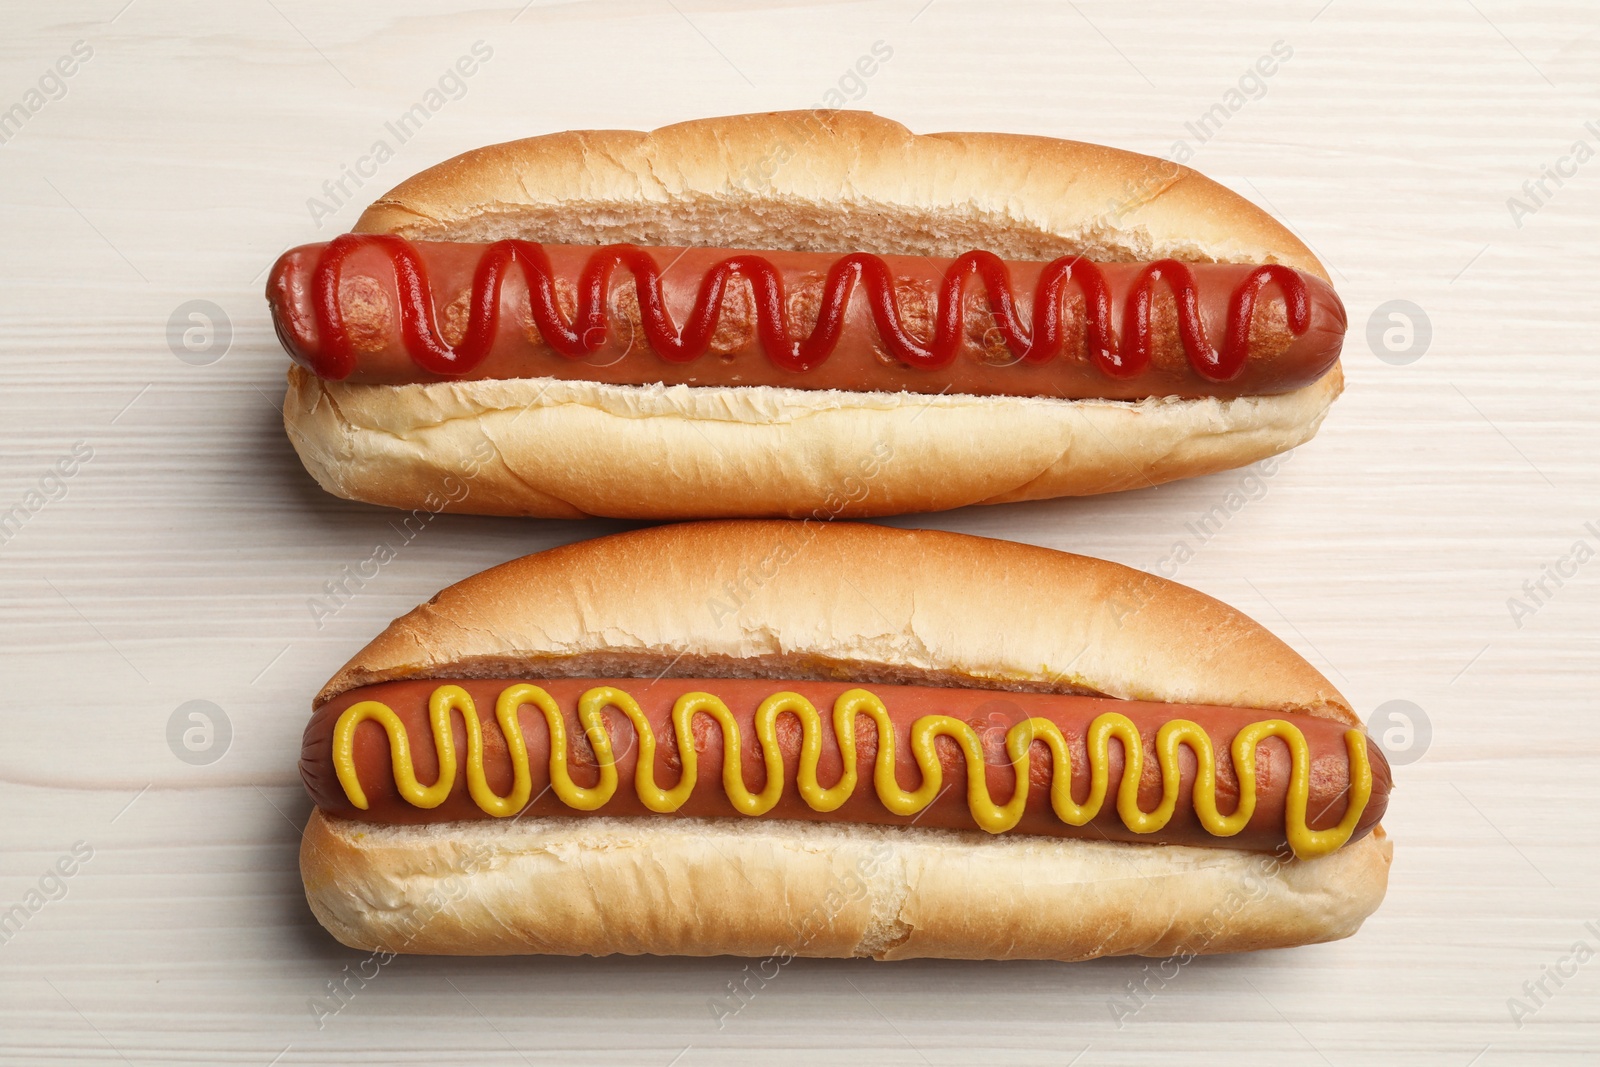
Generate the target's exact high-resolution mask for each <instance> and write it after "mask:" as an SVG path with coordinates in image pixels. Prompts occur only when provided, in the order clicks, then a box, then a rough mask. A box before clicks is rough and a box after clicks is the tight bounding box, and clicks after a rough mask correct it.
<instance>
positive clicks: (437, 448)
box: [267, 112, 1346, 518]
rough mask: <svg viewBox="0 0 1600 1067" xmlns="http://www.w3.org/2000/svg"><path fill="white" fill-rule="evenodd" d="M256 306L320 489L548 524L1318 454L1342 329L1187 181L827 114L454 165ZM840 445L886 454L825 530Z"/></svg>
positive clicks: (1146, 476)
mask: <svg viewBox="0 0 1600 1067" xmlns="http://www.w3.org/2000/svg"><path fill="white" fill-rule="evenodd" d="M797 130H799V131H804V132H803V134H801V133H797V132H796V131H797ZM267 298H268V304H269V307H270V309H271V312H272V315H273V321H274V325H275V327H276V329H277V332H278V335H279V337H280V338H281V340H282V342H283V344H284V347H285V348H286V350H287V351H288V352H289V354H290V356H291V357H292V358H293V360H294V361H295V362H294V366H293V367H292V368H291V370H290V374H289V394H288V397H287V400H286V403H285V408H284V417H285V424H286V426H287V428H288V430H289V433H290V437H291V439H292V440H293V441H294V443H295V447H296V449H297V450H298V452H299V453H300V456H301V458H302V460H303V461H304V462H305V464H306V466H307V468H308V469H309V470H310V471H311V472H312V474H313V475H314V476H315V477H316V478H317V480H318V481H319V482H320V483H321V484H323V486H324V487H326V488H328V489H330V490H331V491H333V492H335V493H337V494H339V495H342V496H346V497H352V498H355V499H361V500H368V501H372V502H375V503H384V504H390V505H393V506H399V507H406V508H415V507H419V506H424V501H425V498H426V497H428V495H429V494H434V495H436V496H443V497H445V498H446V499H445V500H444V501H443V503H442V504H441V506H442V507H443V508H444V509H445V510H457V511H472V512H487V513H495V514H526V515H543V516H561V517H575V516H581V515H606V516H613V517H621V518H686V517H706V516H719V515H727V516H737V515H786V516H795V517H798V516H804V515H808V514H816V513H817V512H818V511H819V509H826V511H827V515H828V517H850V516H865V515H878V514H890V513H895V512H900V511H912V510H932V509H938V508H947V507H955V506H960V505H964V504H971V503H994V502H1000V501H1005V500H1022V499H1038V498H1042V497H1049V496H1060V495H1075V494H1087V493H1098V492H1108V491H1112V490H1116V489H1122V488H1128V487H1132V486H1147V485H1153V484H1157V483H1159V482H1162V481H1166V480H1170V479H1172V478H1177V477H1186V476H1190V475H1194V474H1201V473H1208V472H1211V471H1215V470H1220V469H1224V468H1226V467H1230V466H1236V465H1239V464H1242V463H1248V462H1251V461H1253V460H1255V459H1259V458H1262V457H1264V456H1267V455H1270V454H1272V453H1274V452H1278V451H1282V450H1283V449H1285V448H1289V447H1292V446H1293V445H1295V444H1298V443H1300V442H1301V441H1303V440H1305V439H1306V438H1308V437H1310V436H1311V434H1313V433H1314V432H1315V430H1316V428H1317V425H1318V424H1319V423H1320V420H1321V418H1322V416H1323V414H1324V412H1325V411H1326V409H1327V406H1328V404H1330V403H1331V402H1332V400H1333V398H1334V397H1335V396H1336V395H1337V394H1338V392H1339V390H1340V388H1341V382H1342V378H1341V376H1340V371H1339V365H1338V357H1339V352H1340V347H1341V345H1342V342H1343V337H1344V333H1345V329H1346V318H1345V312H1344V308H1343V305H1342V304H1341V303H1340V300H1339V297H1338V296H1337V294H1336V293H1335V292H1334V290H1333V288H1332V286H1331V284H1330V283H1329V282H1328V279H1327V275H1326V272H1325V271H1324V270H1323V268H1322V266H1321V264H1320V263H1318V262H1317V260H1316V258H1315V257H1314V256H1313V255H1312V254H1311V253H1310V251H1309V250H1308V249H1306V247H1305V246H1304V245H1303V244H1302V243H1301V242H1299V241H1298V240H1297V239H1296V238H1294V237H1293V236H1292V235H1291V234H1289V233H1288V231H1286V230H1285V229H1284V228H1283V227H1282V226H1280V225H1278V224H1277V223H1276V222H1274V221H1273V220H1272V219H1270V218H1269V217H1268V216H1266V215H1265V214H1263V213H1262V212H1261V211H1260V210H1259V209H1257V208H1255V207H1254V206H1253V205H1250V204H1249V203H1247V202H1246V201H1244V200H1242V199H1240V198H1239V197H1237V196H1235V195H1234V194H1232V193H1230V192H1228V191H1227V190H1225V189H1223V188H1222V187H1220V186H1217V185H1216V184H1215V183H1212V182H1209V181H1207V180H1206V179H1204V178H1202V177H1201V176H1199V175H1198V174H1195V173H1193V172H1191V171H1188V170H1187V169H1185V168H1183V167H1180V166H1177V165H1176V164H1170V163H1165V162H1163V161H1160V160H1154V159H1150V158H1148V157H1144V156H1138V155H1134V154H1131V153H1125V152H1118V151H1115V150H1113V149H1108V148H1100V147H1098V146H1093V145H1084V144H1078V143H1074V142H1066V141H1055V140H1050V139H1046V138H1027V137H1014V136H1006V135H999V134H986V135H980V134H942V135H934V136H927V137H918V136H916V135H913V134H911V133H909V132H908V131H906V130H905V129H904V128H903V127H900V126H898V125H896V124H894V123H892V122H887V121H885V120H882V119H878V118H876V117H874V116H871V115H867V114H862V113H848V112H846V113H827V114H826V115H824V116H817V115H813V114H810V113H804V114H794V115H790V114H775V115H747V116H735V117H732V118H726V119H710V120H703V121H700V122H692V123H684V124H681V125H679V126H673V127H667V128H665V129H661V130H657V131H655V132H654V133H650V134H639V133H627V132H618V131H598V132H597V131H589V132H582V133H569V134H557V135H550V136H546V137H536V138H531V139H528V140H524V141H517V142H511V143H508V144H504V145H496V146H491V147H488V148H484V149H479V150H477V151H475V152H470V153H467V154H466V155H464V156H461V157H458V158H457V159H454V160H450V161H448V162H446V163H443V164H440V165H439V166H437V167H435V168H433V169H431V170H428V171H425V172H423V173H421V174H419V175H417V176H416V177H414V178H412V179H410V180H408V181H406V182H404V183H402V184H401V185H400V186H399V187H397V188H396V189H394V190H393V191H391V192H390V193H389V194H387V195H386V196H384V197H383V198H381V199H380V200H379V201H377V202H376V203H375V204H373V205H372V206H371V207H370V208H368V209H367V211H366V212H365V213H364V214H363V215H362V217H361V219H360V220H359V221H358V223H357V224H356V227H355V232H354V233H351V234H346V235H343V236H341V237H338V238H335V239H334V240H332V241H330V242H327V243H325V244H320V245H308V246H302V247H300V248H295V249H291V250H290V251H289V252H287V253H285V254H284V255H283V256H282V257H281V258H280V259H279V260H278V262H277V264H276V265H275V266H274V268H273V269H272V271H271V272H270V274H269V277H268V282H267ZM485 442H488V445H489V451H491V452H492V453H493V455H492V459H491V460H490V461H489V462H487V463H481V462H478V461H476V459H475V458H474V457H477V456H478V455H479V454H480V451H481V448H480V446H483V445H484V443H485ZM864 443H867V444H868V445H870V444H878V445H882V446H884V447H885V448H886V449H887V450H888V452H889V453H890V454H892V456H893V462H892V463H888V464H886V465H885V469H884V470H883V471H882V472H881V475H880V476H878V477H877V478H876V482H877V484H876V490H877V491H876V492H874V493H872V494H869V495H868V496H866V497H864V498H862V499H849V500H846V501H845V502H844V503H843V504H842V505H840V506H838V507H835V506H834V505H833V504H831V503H830V502H829V495H830V492H831V491H832V489H833V488H834V487H836V486H837V485H838V483H839V482H840V481H841V480H842V479H843V478H844V477H846V476H848V475H849V474H851V473H852V472H853V469H854V468H855V466H856V465H857V463H858V461H859V460H860V458H861V454H862V453H863V452H864V451H865V450H866V446H864ZM552 455H559V456H560V457H561V463H560V464H556V465H552V464H551V463H550V462H549V457H550V456H552ZM797 456H798V457H804V462H802V461H800V460H797V458H796V457H797ZM452 477H454V478H458V479H459V478H469V479H470V480H471V481H472V482H473V485H474V491H473V492H470V493H467V494H462V495H460V498H459V499H457V494H453V493H441V492H439V490H440V488H441V486H442V485H444V483H445V481H446V479H449V478H452ZM430 506H431V505H430Z"/></svg>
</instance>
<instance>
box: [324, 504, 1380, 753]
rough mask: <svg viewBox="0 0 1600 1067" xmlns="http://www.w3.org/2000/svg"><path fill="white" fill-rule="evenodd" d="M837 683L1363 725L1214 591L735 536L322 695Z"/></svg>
mask: <svg viewBox="0 0 1600 1067" xmlns="http://www.w3.org/2000/svg"><path fill="white" fill-rule="evenodd" d="M663 671H670V673H672V674H673V675H674V676H682V677H694V676H702V677H704V676H708V675H710V676H717V675H721V676H726V677H775V678H805V677H815V678H847V679H855V680H859V681H863V682H867V681H877V682H904V683H922V684H933V685H972V686H977V687H981V688H995V689H1007V688H1011V689H1032V690H1043V691H1049V692H1078V693H1097V694H1103V695H1105V696H1112V697H1118V698H1121V699H1125V700H1160V701H1170V702H1181V703H1192V704H1217V705H1225V706H1234V707H1244V708H1258V709H1266V710H1272V711H1280V712H1285V713H1295V714H1301V713H1304V714H1313V715H1321V716H1324V717H1326V718H1333V719H1339V720H1342V721H1344V722H1349V723H1352V724H1359V720H1358V719H1357V718H1356V716H1355V713H1354V712H1353V711H1352V710H1351V708H1350V705H1349V703H1348V702H1347V701H1346V700H1345V699H1344V697H1342V696H1340V694H1339V692H1338V690H1336V689H1335V688H1334V687H1333V685H1332V684H1331V683H1329V681H1328V680H1327V679H1326V678H1324V677H1323V676H1322V675H1321V674H1319V673H1318V672H1317V671H1316V669H1315V668H1313V667H1312V666H1311V665H1310V664H1309V663H1307V662H1306V661H1305V660H1304V659H1302V658H1301V657H1300V656H1299V655H1297V654H1296V653H1295V652H1294V650H1293V649H1291V648H1289V646H1287V645H1285V644H1284V643H1283V642H1282V641H1280V640H1278V639H1277V638H1276V637H1274V636H1273V635H1272V634H1271V633H1269V632H1268V631H1267V630H1266V629H1265V628H1264V627H1263V626H1261V625H1260V624H1259V623H1257V622H1255V621H1254V620H1252V619H1250V618H1248V617H1247V616H1245V615H1244V614H1242V613H1240V612H1238V611H1235V610H1234V609H1233V608H1230V607H1228V606H1227V605H1226V604H1223V603H1221V602H1219V601H1217V600H1213V599H1212V598H1211V597H1208V596H1206V595H1205V594H1204V593H1200V592H1197V591H1196V590H1193V589H1190V588H1189V587H1188V586H1184V585H1179V584H1178V583H1177V582H1172V581H1168V580H1166V579H1164V578H1159V577H1156V576H1155V575H1151V574H1146V573H1144V572H1142V571H1136V570H1133V569H1131V568H1129V567H1123V566H1121V565H1119V564H1116V563H1109V562H1107V561H1105V560H1099V559H1091V558H1089V557H1087V556H1075V555H1071V554H1069V553H1066V552H1057V551H1055V550H1053V549H1048V548H1039V547H1037V546H1034V545H1024V544H1017V543H1016V542H1013V541H999V540H994V539H991V538H987V537H972V536H969V535H966V534H955V533H944V532H940V531H935V530H901V529H897V528H895V527H888V526H874V525H870V524H866V523H838V522H834V523H828V522H784V521H773V522H761V521H728V522H700V523H684V524H681V525H676V526H656V527H652V528H650V529H645V530H634V531H630V532H628V533H621V534H612V535H611V536H608V537H600V538H595V539H594V540H590V541H579V542H577V543H575V544H570V545H564V546H562V547H560V548H553V549H550V550H548V551H545V552H538V553H535V554H534V555H531V556H524V557H523V558H521V559H517V560H512V561H511V562H509V563H504V564H501V565H500V566H498V567H492V568H490V569H489V570H486V571H483V572H482V573H480V574H476V575H473V576H472V577H470V578H467V579H465V580H464V581H461V582H457V583H456V584H455V585H453V586H451V587H450V588H448V589H445V590H443V591H442V592H440V593H439V594H438V595H436V596H435V597H433V599H431V600H430V601H428V602H427V603H426V604H423V605H421V606H420V607H418V608H416V609H415V610H414V611H411V612H409V613H408V614H406V615H403V616H401V617H400V618H398V619H396V620H395V621H394V622H392V623H391V624H390V625H389V626H388V628H387V629H385V630H384V631H383V632H382V633H381V634H379V635H378V636H377V637H376V638H374V639H373V640H372V641H371V643H369V644H368V645H367V647H366V648H363V649H362V650H361V651H360V652H358V653H356V655H355V656H354V657H353V658H352V659H351V660H350V662H349V663H347V664H345V665H344V667H342V668H341V669H340V670H339V672H338V673H337V674H335V675H334V676H333V678H332V679H331V680H330V681H329V682H328V684H327V685H326V686H325V687H324V688H323V690H322V692H321V693H320V694H319V695H318V697H317V704H318V706H320V705H321V704H323V703H325V702H326V701H328V700H330V699H332V698H333V697H335V696H337V695H338V694H340V693H343V692H345V691H346V690H348V689H353V688H355V687H356V686H359V685H368V684H371V683H374V682H385V681H393V680H397V679H404V678H450V677H456V678H462V677H468V678H495V677H512V676H516V677H530V676H531V677H539V676H551V675H568V676H572V675H595V676H602V677H603V676H607V675H637V676H641V677H653V676H656V675H658V674H661V673H662V672H663Z"/></svg>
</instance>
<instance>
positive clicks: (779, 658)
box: [301, 521, 1390, 959]
mask: <svg viewBox="0 0 1600 1067" xmlns="http://www.w3.org/2000/svg"><path fill="white" fill-rule="evenodd" d="M669 673H670V674H673V675H683V676H723V677H773V678H797V677H799V678H804V677H813V678H849V679H854V680H857V681H861V682H874V681H876V682H880V683H889V682H904V683H924V684H927V683H931V684H942V685H971V686H978V687H986V688H996V689H1023V690H1027V689H1031V690H1044V691H1054V692H1083V693H1099V694H1104V695H1108V696H1114V697H1121V698H1125V699H1142V700H1163V701H1174V702H1177V701H1183V702H1193V703H1201V704H1221V705H1234V706H1239V707H1247V708H1259V709H1266V710H1270V711H1273V712H1275V713H1278V714H1282V715H1296V714H1311V715H1318V716H1323V717H1327V718H1331V719H1336V720H1339V721H1343V722H1348V723H1352V724H1357V725H1359V722H1358V720H1357V718H1356V716H1355V714H1354V713H1353V712H1352V711H1351V709H1350V706H1349V704H1348V703H1347V702H1346V701H1345V699H1344V698H1343V697H1342V696H1340V695H1339V693H1338V691H1337V690H1335V689H1334V688H1333V686H1332V685H1330V684H1329V683H1328V681H1327V679H1325V678H1323V677H1322V676H1321V675H1320V674H1319V673H1317V671H1316V670H1315V669H1313V668H1312V667H1311V665H1310V664H1308V663H1306V662H1305V660H1303V659H1301V658H1300V657H1299V656H1298V655H1296V654H1295V653H1294V652H1293V651H1292V650H1291V649H1290V648H1288V646H1286V645H1284V644H1283V642H1281V641H1279V640H1278V639H1277V638H1275V637H1273V636H1272V635H1271V634H1270V633H1268V632H1267V631H1266V630H1265V629H1263V628H1262V627H1261V626H1260V625H1259V624H1257V623H1255V622H1253V621H1252V620H1250V619H1249V618H1247V617H1245V616H1244V615H1242V614H1240V613H1239V612H1237V611H1235V610H1233V609H1232V608H1230V607H1228V606H1226V605H1224V604H1221V603H1219V602H1218V601H1216V600H1213V599H1211V598H1210V597H1208V596H1205V595H1204V594H1202V593H1199V592H1196V591H1195V590H1193V589H1189V588H1187V587H1185V586H1182V585H1179V584H1177V583H1175V582H1170V581H1167V580H1165V579H1162V578H1157V577H1154V576H1152V575H1147V574H1144V573H1142V572H1139V571H1134V570H1131V569H1129V568H1126V567H1122V566H1119V565H1117V564H1114V563H1108V562H1105V561H1103V560H1096V559H1090V558H1087V557H1083V556H1074V555H1069V554H1067V553H1063V552H1056V551H1053V550H1050V549H1045V548H1037V547H1034V546H1030V545H1022V544H1016V543H1014V542H1010V541H996V540H990V539H988V538H981V537H970V536H966V535H962V534H952V533H942V532H936V531H925V530H901V529H896V528H892V527H880V526H871V525H865V524H854V523H820V522H804V523H801V522H753V521H744V522H706V523H692V524H686V525H680V526H659V527H654V528H651V529H645V530H636V531H632V532H629V533H622V534H614V535H612V536H609V537H602V538H598V539H595V540H591V541H582V542H578V543H575V544H571V545H566V546H563V547H560V548H555V549H550V550H549V551H546V552H540V553H537V554H535V555H531V556H526V557H524V558H522V559H519V560H514V561H512V562H510V563H506V564H503V565H501V566H499V567H494V568H492V569H490V570H487V571H484V572H483V573H481V574H478V575H475V576H473V577H471V578H468V579H466V580H465V581H462V582H458V583H457V584H455V585H453V586H451V587H450V588H448V589H445V590H443V591H442V592H440V593H439V594H438V595H437V596H435V597H434V598H433V599H432V600H430V601H429V602H428V603H427V604H424V605H422V606H421V607H419V608H417V609H416V610H415V611H412V612H410V613H409V614H407V615H405V616H403V617H401V618H399V619H396V620H395V621H394V622H393V623H392V624H391V625H390V626H389V627H388V628H387V629H386V630H384V632H383V633H381V634H379V635H378V637H377V638H376V639H374V640H373V641H372V642H371V643H370V644H369V645H367V647H366V648H364V649H362V650H361V651H360V652H359V653H357V654H356V656H355V657H354V658H353V659H351V661H350V662H349V663H347V664H346V665H345V666H344V667H343V668H342V669H341V670H340V671H339V672H338V673H337V674H336V675H335V676H334V677H333V679H331V680H330V681H329V682H328V684H327V686H326V687H325V688H324V689H323V691H322V693H321V694H320V695H319V696H318V698H317V703H318V704H319V705H320V704H321V703H323V702H325V701H327V700H329V699H332V698H333V697H334V696H336V695H338V694H339V693H343V692H345V691H347V690H349V689H351V688H354V687H356V686H360V685H366V684H370V683H374V682H380V681H388V680H393V679H403V678H449V677H457V678H460V677H491V678H492V677H522V678H527V677H533V678H538V677H549V676H561V675H577V676H582V675H602V676H604V675H634V676H641V677H650V676H660V675H664V674H669ZM1389 856H1390V846H1389V843H1388V841H1387V840H1386V839H1385V838H1384V835H1383V833H1382V829H1381V828H1380V829H1379V830H1377V831H1375V833H1374V834H1373V835H1371V836H1370V837H1368V838H1363V839H1362V840H1360V841H1358V842H1356V843H1354V844H1352V845H1350V846H1347V847H1346V848H1343V849H1341V850H1339V851H1338V852H1336V853H1333V854H1332V855H1330V856H1327V857H1323V858H1321V859H1318V860H1313V861H1298V860H1295V861H1288V862H1283V863H1278V862H1275V861H1273V859H1272V858H1271V857H1269V856H1264V855H1262V854H1259V853H1248V852H1242V851H1238V850H1229V849H1208V848H1189V847H1183V846H1161V845H1122V844H1114V843H1109V842H1104V843H1102V842H1084V841H1066V840H1047V839H1042V838H1035V837H1027V836H1021V835H1002V836H999V837H990V836H989V835H986V834H983V833H981V832H971V833H960V832H954V831H934V830H924V829H918V828H911V829H900V828H886V827H871V826H860V825H836V824H822V825H808V824H807V825H802V824H795V823H791V822H786V821H782V820H748V821H744V820H709V821H707V820H688V819H660V820H656V819H630V818H605V817H598V818H596V817H590V818H577V819H553V820H552V819H536V820H528V821H526V822H517V823H513V824H508V823H443V824H435V825H433V826H429V827H391V826H382V825H376V824H366V823H360V822H345V821H342V820H338V819H334V818H331V817H328V816H324V815H323V814H322V813H321V812H317V813H315V814H313V816H312V819H311V824H310V826H309V827H308V828H307V831H306V836H305V843H304V845H303V847H302V850H301V865H302V873H303V875H304V878H305V883H306V894H307V897H308V899H309V900H310V901H311V907H312V910H313V911H314V912H315V913H316V915H317V918H318V919H319V920H320V921H321V922H322V923H323V924H324V925H325V926H327V927H328V929H329V930H331V931H332V932H333V933H334V935H335V936H336V937H338V938H339V940H341V941H343V942H344V943H346V944H349V945H354V946H358V947H362V948H368V949H386V950H388V951H395V952H400V951H408V952H438V953H462V954H478V953H513V952H549V953H558V954H583V953H596V954H598V953H608V952H625V953H640V952H648V953H659V954H670V953H682V954H690V955H713V954H720V953H734V954H739V955H752V956H765V955H769V954H772V953H774V952H779V951H788V952H792V953H794V954H797V955H812V956H854V955H870V956H877V957H879V958H884V959H893V958H904V957H910V956H948V957H956V958H984V959H987V958H996V959H1011V958H1042V959H1083V958H1087V957H1090V956H1097V955H1110V954H1126V953H1142V954H1147V955H1166V954H1169V953H1172V952H1177V951H1180V950H1187V951H1191V952H1195V953H1200V952H1227V951H1237V950H1240V949H1249V948H1266V947H1273V946H1282V945H1293V944H1307V943H1310V942H1315V941H1325V940H1330V939H1333V938H1339V937H1345V936H1348V935H1349V934H1351V933H1353V932H1354V931H1355V929H1356V928H1357V927H1358V926H1359V925H1360V923H1361V921H1362V920H1363V919H1364V918H1365V917H1366V916H1367V915H1368V914H1370V913H1371V912H1372V910H1373V909H1374V908H1376V907H1377V905H1378V903H1379V901H1380V900H1381V899H1382V897H1383V893H1384V888H1385V885H1386V884H1387V873H1388V866H1389ZM441 901H442V902H443V903H441ZM690 902H692V906H691V903H690ZM796 930H802V931H804V932H803V933H798V934H797V933H796V932H795V931H796Z"/></svg>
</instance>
